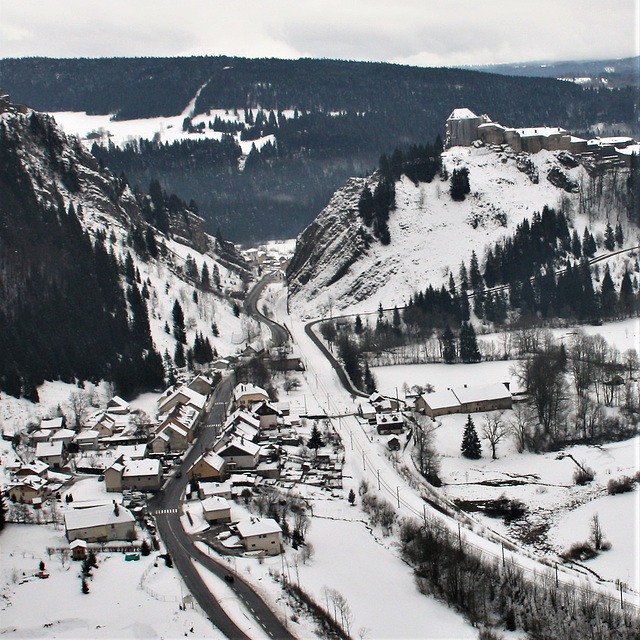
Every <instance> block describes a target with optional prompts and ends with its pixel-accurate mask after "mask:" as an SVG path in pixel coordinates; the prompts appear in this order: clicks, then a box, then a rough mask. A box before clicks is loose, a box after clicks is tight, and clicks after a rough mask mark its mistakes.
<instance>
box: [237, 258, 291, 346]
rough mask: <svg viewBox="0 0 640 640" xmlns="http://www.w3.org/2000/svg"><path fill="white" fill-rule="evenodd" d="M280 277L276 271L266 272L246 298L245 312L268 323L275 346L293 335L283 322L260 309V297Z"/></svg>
mask: <svg viewBox="0 0 640 640" xmlns="http://www.w3.org/2000/svg"><path fill="white" fill-rule="evenodd" d="M279 279H280V276H279V274H278V273H277V272H275V271H273V272H271V273H267V274H265V275H264V276H263V277H262V278H261V279H260V280H259V281H258V282H257V283H256V284H255V285H254V287H253V289H251V291H249V293H248V294H247V297H246V298H245V300H244V310H245V313H246V314H247V315H249V316H251V317H253V318H255V319H256V320H257V321H258V322H261V323H262V324H266V325H267V326H268V327H269V330H270V331H271V344H272V346H274V347H279V346H282V345H283V344H285V343H287V342H288V341H289V339H290V338H291V335H290V334H289V331H288V329H287V328H286V327H283V326H282V325H281V324H278V323H277V322H274V321H273V320H272V319H271V318H268V317H267V316H265V315H264V313H262V312H261V311H259V310H258V299H259V298H260V296H261V295H262V292H263V291H264V290H265V288H266V287H267V286H268V285H270V284H272V283H273V282H277V281H278V280H279Z"/></svg>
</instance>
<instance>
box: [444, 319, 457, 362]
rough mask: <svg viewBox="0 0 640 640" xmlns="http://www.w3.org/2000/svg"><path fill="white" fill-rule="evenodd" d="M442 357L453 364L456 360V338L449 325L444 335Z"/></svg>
mask: <svg viewBox="0 0 640 640" xmlns="http://www.w3.org/2000/svg"><path fill="white" fill-rule="evenodd" d="M442 357H443V358H444V361H445V362H446V363H447V364H453V363H454V362H455V361H456V339H455V336H454V335H453V331H451V327H450V326H449V325H447V327H446V329H445V330H444V334H443V335H442Z"/></svg>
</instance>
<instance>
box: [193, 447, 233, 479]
mask: <svg viewBox="0 0 640 640" xmlns="http://www.w3.org/2000/svg"><path fill="white" fill-rule="evenodd" d="M187 475H188V477H189V481H190V482H192V481H194V480H203V481H206V480H209V481H211V480H215V481H221V480H224V478H225V475H226V474H225V460H224V458H222V457H221V456H219V455H218V454H217V453H215V452H213V451H208V452H207V453H205V454H204V455H202V456H200V457H199V458H198V459H197V460H196V461H195V462H194V463H193V465H192V466H191V468H190V469H189V471H188V473H187Z"/></svg>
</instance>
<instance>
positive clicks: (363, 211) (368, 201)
mask: <svg viewBox="0 0 640 640" xmlns="http://www.w3.org/2000/svg"><path fill="white" fill-rule="evenodd" d="M373 212H374V206H373V195H372V193H371V190H370V189H369V187H367V186H365V187H364V189H363V190H362V193H361V194H360V200H358V214H359V215H360V217H361V218H362V223H363V224H364V225H366V226H367V227H370V226H371V224H372V222H373Z"/></svg>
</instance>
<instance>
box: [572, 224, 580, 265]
mask: <svg viewBox="0 0 640 640" xmlns="http://www.w3.org/2000/svg"><path fill="white" fill-rule="evenodd" d="M571 253H573V255H574V256H575V257H576V258H581V257H582V243H581V242H580V236H579V235H578V231H577V230H576V229H574V230H573V234H572V235H571Z"/></svg>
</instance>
